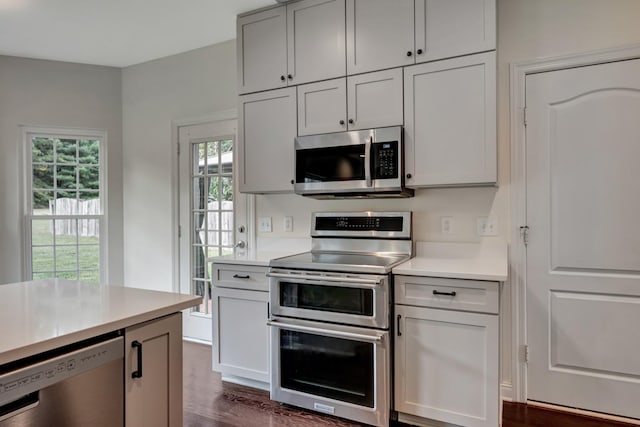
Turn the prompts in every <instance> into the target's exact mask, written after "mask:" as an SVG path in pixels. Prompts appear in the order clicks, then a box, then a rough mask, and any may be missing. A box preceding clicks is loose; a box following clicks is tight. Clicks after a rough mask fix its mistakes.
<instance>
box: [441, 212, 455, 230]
mask: <svg viewBox="0 0 640 427" xmlns="http://www.w3.org/2000/svg"><path fill="white" fill-rule="evenodd" d="M440 232H441V233H442V234H453V218H451V217H450V216H443V217H441V218H440Z"/></svg>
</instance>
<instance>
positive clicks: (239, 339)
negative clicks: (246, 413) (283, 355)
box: [212, 263, 270, 388]
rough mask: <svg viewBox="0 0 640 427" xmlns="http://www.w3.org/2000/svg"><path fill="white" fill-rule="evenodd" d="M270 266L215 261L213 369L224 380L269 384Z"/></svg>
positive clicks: (257, 384) (264, 385)
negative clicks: (268, 278)
mask: <svg viewBox="0 0 640 427" xmlns="http://www.w3.org/2000/svg"><path fill="white" fill-rule="evenodd" d="M266 272H267V267H256V266H246V265H235V264H215V263H214V264H213V278H214V281H213V295H212V301H213V308H212V313H213V316H212V317H213V370H214V371H218V372H220V373H221V374H222V378H223V380H227V381H232V382H238V383H242V384H246V385H253V386H257V387H261V388H266V387H267V386H268V384H269V360H270V359H269V327H268V326H267V319H268V308H269V307H268V304H269V303H268V301H269V292H268V287H267V286H268V285H267V278H266Z"/></svg>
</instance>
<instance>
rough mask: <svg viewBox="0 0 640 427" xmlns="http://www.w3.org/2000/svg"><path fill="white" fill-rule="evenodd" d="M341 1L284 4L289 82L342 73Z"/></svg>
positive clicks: (338, 75)
mask: <svg viewBox="0 0 640 427" xmlns="http://www.w3.org/2000/svg"><path fill="white" fill-rule="evenodd" d="M344 2H345V0H303V1H300V2H296V3H292V4H289V5H287V52H288V53H287V59H288V65H287V70H288V74H289V76H290V78H289V84H301V83H308V82H313V81H318V80H326V79H332V78H335V77H341V76H344V75H345V74H346V66H345V22H344V13H345V11H344Z"/></svg>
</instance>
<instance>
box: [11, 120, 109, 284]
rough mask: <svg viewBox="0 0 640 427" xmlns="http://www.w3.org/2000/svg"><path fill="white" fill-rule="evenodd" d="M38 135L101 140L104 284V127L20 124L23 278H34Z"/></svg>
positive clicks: (103, 278)
mask: <svg viewBox="0 0 640 427" xmlns="http://www.w3.org/2000/svg"><path fill="white" fill-rule="evenodd" d="M34 136H45V137H56V138H74V139H82V138H86V139H98V140H100V163H99V167H100V172H101V173H100V193H99V194H100V199H101V203H100V205H101V209H102V213H101V215H100V217H99V218H98V220H99V227H100V284H101V285H102V284H106V283H108V282H109V259H108V258H109V257H108V256H107V254H108V253H109V231H108V224H109V221H108V220H107V218H108V215H107V213H108V212H109V207H108V197H107V195H108V194H109V190H108V187H107V183H108V181H109V180H108V179H107V175H108V165H107V158H108V156H107V147H108V143H107V132H106V131H104V130H100V129H85V128H68V127H64V128H63V127H47V126H20V140H19V145H20V146H19V150H18V153H19V154H20V155H21V157H22V159H21V162H20V163H21V164H22V173H21V174H20V175H21V186H20V188H21V189H22V191H20V206H21V207H22V212H21V218H22V230H23V232H22V239H21V242H22V254H23V256H22V260H23V261H22V271H23V273H22V274H23V280H28V279H29V278H31V277H32V269H31V247H32V243H31V219H32V218H33V214H32V211H31V197H30V196H29V194H27V191H30V190H31V189H32V188H31V138H32V137H34Z"/></svg>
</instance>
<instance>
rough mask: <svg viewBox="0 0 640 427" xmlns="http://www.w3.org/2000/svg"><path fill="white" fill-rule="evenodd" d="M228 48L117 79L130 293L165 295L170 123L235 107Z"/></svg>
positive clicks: (142, 67)
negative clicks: (147, 290) (135, 290)
mask: <svg viewBox="0 0 640 427" xmlns="http://www.w3.org/2000/svg"><path fill="white" fill-rule="evenodd" d="M236 97H237V91H236V54H235V41H229V42H225V43H221V44H217V45H213V46H209V47H205V48H202V49H197V50H194V51H190V52H186V53H183V54H180V55H175V56H170V57H167V58H163V59H159V60H156V61H151V62H147V63H144V64H139V65H134V66H131V67H127V68H124V69H123V71H122V111H123V135H124V141H125V144H124V153H123V155H124V157H123V161H124V217H125V218H126V221H125V225H124V240H125V244H124V275H125V283H126V284H127V285H130V286H135V287H141V288H150V289H157V290H164V291H169V290H172V289H173V288H172V284H173V283H172V280H173V270H172V268H173V266H174V262H173V258H172V257H173V253H172V249H173V244H174V242H173V232H174V228H173V223H172V212H173V208H174V206H173V202H174V200H175V195H174V194H172V185H173V175H172V173H173V172H172V168H174V167H175V164H174V163H175V158H174V157H175V156H174V153H175V151H174V150H175V147H172V146H171V124H172V120H177V119H183V118H193V117H199V116H203V115H207V114H211V113H213V112H216V111H221V110H228V109H230V108H235V107H236V101H237V98H236Z"/></svg>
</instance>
